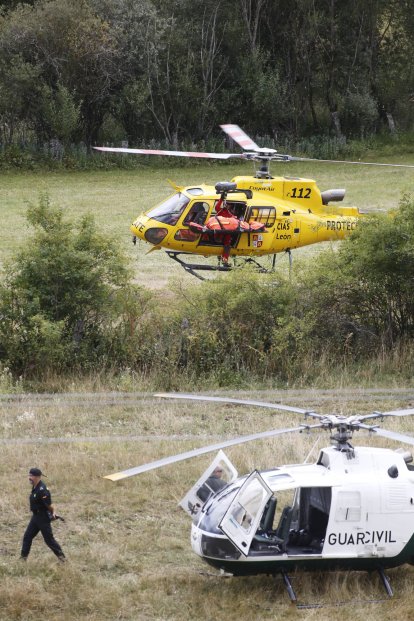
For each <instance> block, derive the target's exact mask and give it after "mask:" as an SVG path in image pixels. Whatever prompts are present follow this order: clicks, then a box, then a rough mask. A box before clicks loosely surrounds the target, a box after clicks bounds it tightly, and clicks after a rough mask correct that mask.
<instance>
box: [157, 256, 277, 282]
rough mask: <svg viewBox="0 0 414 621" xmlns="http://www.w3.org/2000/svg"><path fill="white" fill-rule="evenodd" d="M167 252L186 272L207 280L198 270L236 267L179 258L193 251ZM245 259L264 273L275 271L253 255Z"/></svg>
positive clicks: (223, 269)
mask: <svg viewBox="0 0 414 621" xmlns="http://www.w3.org/2000/svg"><path fill="white" fill-rule="evenodd" d="M167 254H168V256H169V257H170V259H174V261H177V263H179V265H181V267H182V268H183V269H185V271H186V272H188V273H189V274H192V275H193V276H195V277H196V278H198V279H199V280H206V279H205V278H203V277H202V276H201V274H197V271H204V272H230V271H231V270H232V269H234V266H233V265H226V264H225V263H218V265H206V264H204V263H186V262H185V261H183V260H182V259H180V258H179V255H182V254H187V255H192V253H191V252H177V251H176V250H167ZM243 260H244V263H248V264H249V265H253V266H254V267H255V268H257V270H258V271H259V272H260V273H262V274H268V273H269V271H273V269H272V270H268V269H266V268H265V267H263V266H262V265H260V263H258V262H257V261H255V259H252V258H251V257H248V258H244V259H243Z"/></svg>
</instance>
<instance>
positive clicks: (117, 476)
mask: <svg viewBox="0 0 414 621" xmlns="http://www.w3.org/2000/svg"><path fill="white" fill-rule="evenodd" d="M315 427H319V425H315ZM312 428H313V426H312V425H310V426H306V430H308V429H312ZM303 430H304V427H303V426H300V427H291V428H290V429H272V430H271V431H262V432H259V433H253V434H251V435H248V436H240V437H238V438H233V439H232V440H224V441H223V442H218V443H217V444H210V445H209V446H202V447H201V448H198V449H194V450H192V451H187V452H185V453H179V454H178V455H172V456H170V457H164V458H163V459H158V460H157V461H153V462H150V463H148V464H143V465H142V466H137V467H135V468H129V469H128V470H122V471H121V472H115V473H114V474H108V475H106V476H105V477H104V478H105V479H109V480H110V481H120V480H121V479H126V478H128V477H133V476H135V475H136V474H142V473H143V472H148V471H149V470H155V469H156V468H162V467H163V466H169V465H170V464H174V463H177V462H179V461H184V460H185V459H190V458H191V457H198V456H199V455H204V454H205V453H211V452H213V451H218V450H220V449H223V448H227V447H229V446H236V445H237V444H244V443H246V442H251V441H253V440H260V439H261V438H271V437H274V436H279V435H282V434H285V433H293V432H294V431H303Z"/></svg>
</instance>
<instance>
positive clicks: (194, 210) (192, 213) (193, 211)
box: [183, 201, 209, 225]
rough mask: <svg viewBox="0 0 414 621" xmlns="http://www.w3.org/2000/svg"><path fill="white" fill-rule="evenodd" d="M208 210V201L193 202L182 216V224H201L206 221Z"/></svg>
mask: <svg viewBox="0 0 414 621" xmlns="http://www.w3.org/2000/svg"><path fill="white" fill-rule="evenodd" d="M208 210H209V205H208V203H204V202H202V201H200V202H196V203H194V204H193V205H192V206H191V207H190V210H189V212H188V214H187V215H186V217H185V218H184V221H183V224H190V222H194V223H195V224H201V225H203V224H204V222H205V221H206V218H207V214H208Z"/></svg>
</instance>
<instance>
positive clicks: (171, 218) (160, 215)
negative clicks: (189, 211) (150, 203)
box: [147, 192, 190, 226]
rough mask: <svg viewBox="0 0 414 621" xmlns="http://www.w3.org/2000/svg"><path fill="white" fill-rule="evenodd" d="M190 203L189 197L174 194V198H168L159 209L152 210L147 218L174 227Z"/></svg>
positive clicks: (179, 193)
mask: <svg viewBox="0 0 414 621" xmlns="http://www.w3.org/2000/svg"><path fill="white" fill-rule="evenodd" d="M189 202H190V199H189V198H188V196H186V195H185V194H181V192H177V194H173V196H170V198H167V200H165V201H164V202H162V203H161V205H158V207H154V209H151V211H149V212H148V213H147V216H148V217H149V218H153V219H154V220H157V221H158V222H162V223H163V224H170V225H171V226H174V225H175V224H177V222H178V220H179V218H180V216H181V214H182V213H183V211H184V209H185V207H186V206H187V205H188V203H189Z"/></svg>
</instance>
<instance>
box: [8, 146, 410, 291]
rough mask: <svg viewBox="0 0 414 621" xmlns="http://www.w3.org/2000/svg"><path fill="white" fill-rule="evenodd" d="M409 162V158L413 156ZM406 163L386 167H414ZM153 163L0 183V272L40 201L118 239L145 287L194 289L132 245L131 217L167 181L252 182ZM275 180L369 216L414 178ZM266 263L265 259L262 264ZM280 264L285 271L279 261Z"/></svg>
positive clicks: (304, 167) (216, 171) (330, 173)
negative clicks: (310, 188)
mask: <svg viewBox="0 0 414 621" xmlns="http://www.w3.org/2000/svg"><path fill="white" fill-rule="evenodd" d="M410 157H411V160H412V157H413V156H412V155H411V156H410ZM411 160H410V159H409V156H407V157H405V158H397V157H396V156H393V157H392V158H389V161H392V162H393V163H404V162H405V163H413V162H412V161H411ZM150 164H151V162H148V163H146V164H145V165H144V166H143V167H142V168H140V169H136V170H112V171H102V172H25V173H12V172H9V173H3V174H1V175H0V184H1V194H2V199H1V202H0V213H1V222H2V226H1V232H0V240H1V244H0V264H1V263H2V262H4V261H5V260H6V259H8V258H10V257H11V256H12V254H13V253H14V252H15V251H16V249H17V248H18V247H19V245H21V244H22V243H24V240H25V239H26V238H27V235H28V227H27V222H26V220H25V213H26V210H27V205H28V204H29V203H36V202H37V200H38V198H39V195H40V194H41V193H47V194H48V195H49V196H50V199H51V201H52V202H53V203H54V204H56V205H59V206H60V207H62V208H63V209H64V211H65V213H67V216H68V217H69V218H72V219H76V218H78V217H79V216H81V215H83V214H85V213H92V214H94V216H95V218H96V221H97V222H98V223H99V225H100V227H101V228H102V230H103V231H104V232H106V233H107V234H108V235H111V236H115V237H116V238H117V239H118V240H119V243H120V244H121V245H122V247H123V248H124V249H125V251H126V252H127V253H128V254H129V255H130V257H131V258H132V260H133V265H134V271H135V277H136V281H137V282H138V283H139V284H142V285H144V286H147V287H150V288H153V289H160V288H164V287H165V286H166V284H167V283H168V282H169V280H170V279H171V278H172V279H178V280H179V281H181V282H183V283H184V284H186V285H188V284H190V283H192V284H195V283H196V279H194V278H193V277H191V276H190V275H188V274H186V273H185V272H184V270H182V268H181V267H179V266H178V265H175V264H174V262H173V261H171V260H170V259H169V258H168V257H167V256H166V254H165V253H164V252H163V251H158V252H152V253H151V254H149V255H148V254H146V253H147V252H148V250H149V248H150V246H149V245H147V244H145V243H143V242H140V243H139V244H138V245H137V247H133V245H132V243H131V234H130V231H129V226H130V224H131V222H132V220H133V219H135V217H136V216H137V215H138V214H139V213H141V212H143V211H146V210H147V209H149V208H150V207H152V206H154V205H156V204H157V203H158V202H159V201H161V200H163V198H165V197H167V196H168V195H169V194H170V193H172V189H171V187H170V186H169V184H168V182H167V179H168V178H169V179H172V180H173V181H174V182H176V183H178V184H182V185H188V184H193V183H194V184H195V183H200V182H208V183H215V182H217V181H219V180H223V179H230V178H231V177H233V176H234V175H242V174H251V173H252V165H251V164H248V163H242V164H240V163H237V164H234V163H232V164H231V165H229V164H226V165H223V164H215V163H213V164H201V165H200V164H197V165H196V166H181V167H175V168H174V167H171V168H169V167H167V166H165V165H164V166H163V167H162V168H160V167H151V165H150ZM272 171H273V174H275V175H276V174H278V175H279V174H280V175H290V176H295V175H300V176H302V177H310V178H315V179H317V181H318V185H319V187H320V189H321V190H325V189H329V188H341V187H344V188H346V189H347V195H346V200H345V201H344V203H345V204H347V205H355V206H357V207H359V208H361V209H364V210H367V211H374V210H377V209H381V210H388V209H390V208H393V207H396V206H397V205H398V203H399V200H400V199H401V196H402V195H403V194H405V193H407V192H408V193H409V192H412V190H413V187H414V170H410V169H399V168H375V167H370V166H367V167H364V166H347V165H341V164H322V163H319V164H318V163H290V164H280V165H276V164H274V165H273V168H272ZM319 248H320V246H318V247H309V248H306V249H300V250H297V251H295V253H294V256H295V255H296V256H308V255H310V256H313V255H314V254H315V253H317V252H318V251H319ZM263 261H265V262H266V261H267V259H263ZM280 263H281V265H282V266H283V265H284V263H285V264H287V258H286V257H285V256H284V257H281V259H280Z"/></svg>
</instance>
